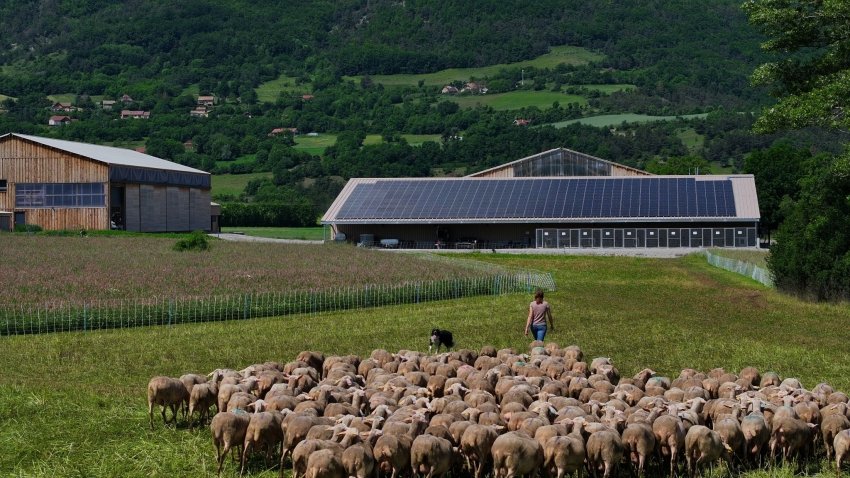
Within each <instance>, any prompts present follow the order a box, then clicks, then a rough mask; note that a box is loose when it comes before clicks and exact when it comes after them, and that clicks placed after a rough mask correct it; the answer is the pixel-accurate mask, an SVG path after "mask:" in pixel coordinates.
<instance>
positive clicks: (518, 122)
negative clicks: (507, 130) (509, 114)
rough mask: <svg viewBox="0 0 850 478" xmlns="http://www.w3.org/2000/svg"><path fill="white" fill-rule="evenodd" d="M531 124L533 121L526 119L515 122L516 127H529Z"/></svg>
mask: <svg viewBox="0 0 850 478" xmlns="http://www.w3.org/2000/svg"><path fill="white" fill-rule="evenodd" d="M530 123H531V120H527V119H525V118H517V119H515V120H514V126H528V125H529V124H530Z"/></svg>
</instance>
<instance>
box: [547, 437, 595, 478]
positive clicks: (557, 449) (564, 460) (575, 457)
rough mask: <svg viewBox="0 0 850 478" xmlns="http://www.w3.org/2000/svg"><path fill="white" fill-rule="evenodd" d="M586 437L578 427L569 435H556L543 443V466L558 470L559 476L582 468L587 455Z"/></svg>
mask: <svg viewBox="0 0 850 478" xmlns="http://www.w3.org/2000/svg"><path fill="white" fill-rule="evenodd" d="M585 453H586V452H585V446H584V439H583V438H582V436H581V433H580V432H579V430H578V428H576V429H575V431H574V432H573V433H571V434H569V435H567V436H554V437H551V438H549V439H548V440H546V442H545V443H544V445H543V468H544V469H545V470H546V471H547V472H549V473H550V475H551V470H552V469H555V470H556V476H557V478H563V477H564V474H565V473H569V474H572V473H573V472H576V471H579V470H581V467H582V465H583V464H584V457H585Z"/></svg>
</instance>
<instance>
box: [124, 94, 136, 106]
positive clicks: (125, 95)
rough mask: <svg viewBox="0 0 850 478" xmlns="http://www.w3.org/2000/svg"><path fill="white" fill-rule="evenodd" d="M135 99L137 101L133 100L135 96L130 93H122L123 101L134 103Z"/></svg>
mask: <svg viewBox="0 0 850 478" xmlns="http://www.w3.org/2000/svg"><path fill="white" fill-rule="evenodd" d="M133 101H135V100H133V98H132V97H131V96H130V95H128V94H124V95H121V102H122V103H124V104H127V103H132V102H133Z"/></svg>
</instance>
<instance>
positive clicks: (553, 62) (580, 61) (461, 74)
mask: <svg viewBox="0 0 850 478" xmlns="http://www.w3.org/2000/svg"><path fill="white" fill-rule="evenodd" d="M602 58H604V56H603V55H600V54H598V53H594V52H592V51H590V50H586V49H584V48H580V47H575V46H556V47H552V50H551V51H550V52H549V53H546V54H544V55H541V56H538V57H537V58H534V59H531V60H526V61H519V62H516V63H503V64H498V65H488V66H482V67H478V68H450V69H447V70H440V71H437V72H434V73H423V74H415V75H374V76H372V77H371V78H372V81H374V82H375V83H381V84H383V85H385V86H416V85H418V84H419V81H420V80H421V81H423V82H424V84H426V85H429V86H443V85H445V84H447V83H451V82H452V81H468V80H469V79H470V78H478V79H481V78H485V77H488V76H493V75H495V74H496V73H498V72H499V70H502V69H504V68H523V67H535V68H554V67H556V66H558V65H560V64H562V63H566V64H568V65H585V64H587V63H590V62H593V61H599V60H601V59H602ZM346 78H348V79H351V80H354V81H357V82H359V81H360V78H361V77H360V76H349V77H346Z"/></svg>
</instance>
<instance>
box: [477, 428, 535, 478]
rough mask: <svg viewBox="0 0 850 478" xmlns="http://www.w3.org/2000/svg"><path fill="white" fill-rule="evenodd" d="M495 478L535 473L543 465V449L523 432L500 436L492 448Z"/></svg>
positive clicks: (509, 477) (508, 477)
mask: <svg viewBox="0 0 850 478" xmlns="http://www.w3.org/2000/svg"><path fill="white" fill-rule="evenodd" d="M490 454H491V456H492V457H493V476H494V478H513V477H516V476H521V475H527V474H531V473H535V472H536V471H537V470H538V469H539V468H540V466H541V465H542V464H543V447H541V446H540V444H539V443H537V441H535V440H534V439H533V438H531V437H529V436H528V435H526V434H525V433H522V432H508V433H505V434H504V435H499V437H497V438H496V440H495V441H494V442H493V446H492V447H491V448H490Z"/></svg>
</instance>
